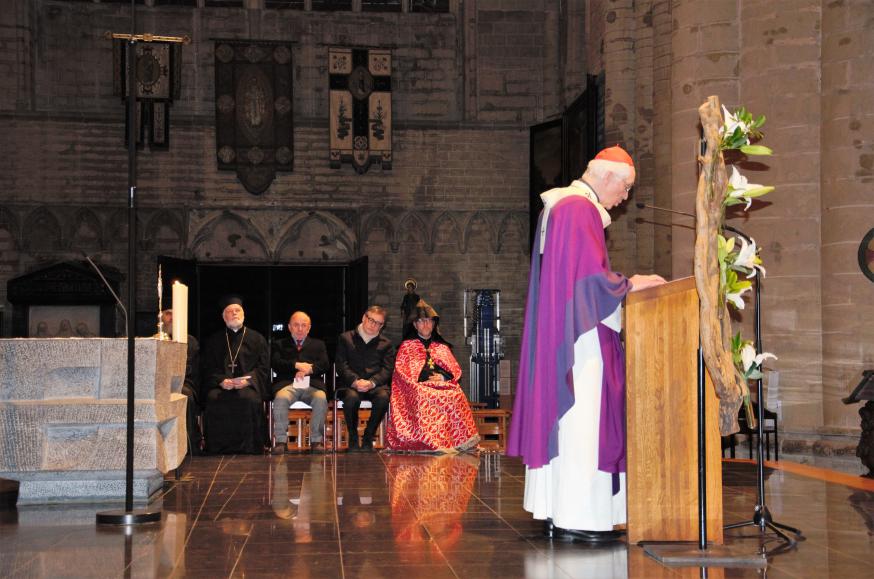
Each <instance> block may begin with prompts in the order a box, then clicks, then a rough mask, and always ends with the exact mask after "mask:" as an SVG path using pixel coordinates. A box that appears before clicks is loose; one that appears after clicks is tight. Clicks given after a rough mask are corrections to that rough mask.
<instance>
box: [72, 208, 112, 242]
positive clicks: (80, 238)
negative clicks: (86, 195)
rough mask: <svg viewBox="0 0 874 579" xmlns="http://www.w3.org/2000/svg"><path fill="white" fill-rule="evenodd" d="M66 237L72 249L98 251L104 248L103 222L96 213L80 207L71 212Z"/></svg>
mask: <svg viewBox="0 0 874 579" xmlns="http://www.w3.org/2000/svg"><path fill="white" fill-rule="evenodd" d="M66 238H67V239H69V240H70V247H71V248H72V249H74V250H78V251H84V252H86V253H88V252H89V251H99V250H101V249H105V248H106V239H105V237H104V235H103V224H102V223H101V222H100V218H99V217H98V216H97V214H96V213H95V212H94V211H92V210H91V209H89V208H87V207H80V208H79V209H77V210H76V212H75V213H73V218H72V219H71V220H70V222H69V223H68V226H67V235H66Z"/></svg>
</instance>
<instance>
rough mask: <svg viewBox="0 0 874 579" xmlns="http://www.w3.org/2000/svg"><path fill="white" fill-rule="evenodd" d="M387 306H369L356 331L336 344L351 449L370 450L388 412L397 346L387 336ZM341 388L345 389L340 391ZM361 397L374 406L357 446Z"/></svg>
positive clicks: (339, 396)
mask: <svg viewBox="0 0 874 579" xmlns="http://www.w3.org/2000/svg"><path fill="white" fill-rule="evenodd" d="M383 326H385V308H383V307H381V306H375V305H374V306H370V307H369V308H367V311H366V312H364V315H363V316H362V317H361V323H360V324H358V327H357V328H355V329H354V330H349V331H348V332H344V333H342V334H340V340H339V342H338V344H337V377H338V378H339V380H340V385H339V386H338V392H337V399H338V400H342V401H343V415H344V416H345V418H346V428H347V429H348V430H349V450H350V451H352V452H358V451H359V450H361V451H364V452H370V451H372V450H373V437H374V435H375V434H376V430H377V428H379V423H380V422H382V418H383V417H384V416H385V413H386V412H387V411H388V402H389V398H390V396H391V374H392V370H394V365H395V349H394V346H392V344H391V342H390V341H389V339H388V338H386V337H385V336H382V335H380V332H381V331H382V328H383ZM340 388H342V390H339V389H340ZM362 400H369V401H370V402H371V404H372V405H373V408H372V410H371V411H370V419H369V420H368V421H367V427H366V428H365V429H364V439H363V440H362V441H361V447H360V449H359V447H358V408H359V407H360V406H361V401H362Z"/></svg>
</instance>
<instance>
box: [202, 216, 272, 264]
mask: <svg viewBox="0 0 874 579" xmlns="http://www.w3.org/2000/svg"><path fill="white" fill-rule="evenodd" d="M192 239H193V241H192V242H191V253H192V256H193V257H195V258H196V259H198V260H204V261H210V260H213V261H215V260H227V261H238V260H246V261H255V262H259V261H260V262H266V261H270V260H271V252H270V249H269V247H268V245H267V242H266V240H265V239H264V236H263V235H262V234H261V232H260V231H259V230H258V228H257V227H255V225H254V224H253V223H252V222H251V221H250V220H249V219H246V218H244V217H242V216H241V215H238V214H236V213H234V212H232V211H230V210H224V211H217V212H216V213H215V215H214V216H213V217H212V218H211V219H207V220H206V221H204V222H203V223H202V224H201V226H200V228H199V229H198V230H197V231H196V232H195V233H194V235H193V236H192Z"/></svg>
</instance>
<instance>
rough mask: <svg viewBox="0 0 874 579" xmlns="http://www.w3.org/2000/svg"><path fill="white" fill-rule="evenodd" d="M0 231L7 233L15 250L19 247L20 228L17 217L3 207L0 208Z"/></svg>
mask: <svg viewBox="0 0 874 579" xmlns="http://www.w3.org/2000/svg"><path fill="white" fill-rule="evenodd" d="M0 229H5V230H6V231H8V232H9V239H10V240H11V241H12V242H13V243H14V245H15V249H18V248H20V247H21V227H20V226H19V224H18V217H17V216H16V215H15V214H14V213H13V212H11V211H9V210H8V209H6V208H5V207H0Z"/></svg>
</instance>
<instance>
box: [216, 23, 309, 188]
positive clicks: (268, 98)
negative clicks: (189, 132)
mask: <svg viewBox="0 0 874 579" xmlns="http://www.w3.org/2000/svg"><path fill="white" fill-rule="evenodd" d="M291 46H292V45H291V44H289V43H283V42H262V41H258V42H252V41H230V40H219V41H216V46H215V145H216V156H217V158H218V168H219V169H222V170H227V171H236V172H237V177H238V178H239V179H240V182H241V183H242V184H243V186H244V187H245V188H246V190H247V191H248V192H249V193H251V194H253V195H260V194H261V193H263V192H264V191H266V190H267V188H268V187H269V186H270V184H271V183H272V182H273V179H274V178H275V177H276V172H277V171H291V170H292V161H293V160H294V154H293V151H294V146H293V145H294V143H293V138H294V126H293V124H292V108H291V107H292V89H293V79H294V76H293V71H292V62H291Z"/></svg>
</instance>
